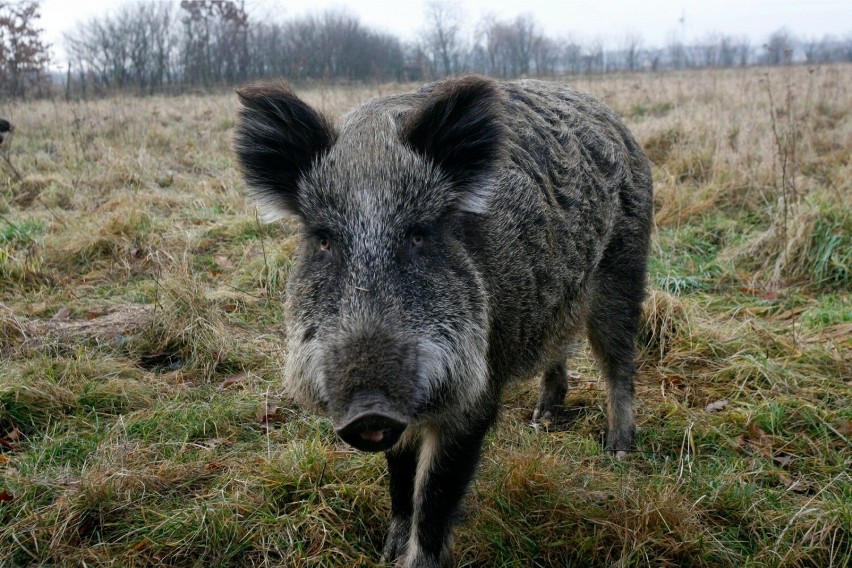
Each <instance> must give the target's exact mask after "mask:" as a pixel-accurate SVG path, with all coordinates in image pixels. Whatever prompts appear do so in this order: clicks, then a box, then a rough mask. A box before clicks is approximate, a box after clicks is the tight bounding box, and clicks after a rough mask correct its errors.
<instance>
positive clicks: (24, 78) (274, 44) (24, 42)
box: [0, 0, 852, 97]
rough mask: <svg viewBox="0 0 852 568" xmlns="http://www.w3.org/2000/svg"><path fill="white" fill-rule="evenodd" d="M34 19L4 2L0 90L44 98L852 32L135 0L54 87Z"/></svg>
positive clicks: (555, 69) (807, 47) (845, 49)
mask: <svg viewBox="0 0 852 568" xmlns="http://www.w3.org/2000/svg"><path fill="white" fill-rule="evenodd" d="M39 17H40V3H39V2H38V1H34V0H28V1H18V2H3V1H2V0H0V65H2V69H0V94H3V95H6V96H24V95H40V94H44V93H49V92H50V91H51V85H55V84H56V83H60V84H62V85H63V87H64V89H65V93H66V96H69V97H86V96H92V95H100V94H104V93H109V92H113V91H135V92H139V93H155V92H182V91H185V90H187V89H197V88H213V87H217V86H232V85H237V84H241V83H245V82H248V81H251V80H254V79H258V78H264V77H277V76H284V77H286V78H287V79H289V80H290V81H296V82H303V81H325V82H335V83H336V82H346V81H360V82H363V81H424V80H430V79H433V78H436V77H440V76H444V75H450V74H458V73H481V74H485V75H490V76H495V77H522V76H539V77H554V76H563V75H577V74H603V73H611V72H620V71H651V72H653V71H660V70H668V69H686V68H706V67H745V66H752V65H779V64H785V63H799V62H802V63H809V64H815V63H827V62H840V61H852V33H850V34H848V35H847V36H846V37H845V38H843V39H837V38H833V37H831V36H826V37H823V38H821V39H807V40H805V39H798V38H797V37H796V36H794V35H793V33H792V32H790V31H789V30H787V29H779V30H777V31H776V32H774V33H772V34H771V35H770V36H769V37H768V38H766V41H765V43H762V44H761V45H751V44H750V43H749V41H748V40H747V39H746V38H739V37H734V36H731V35H725V34H710V35H708V36H706V37H705V38H704V39H703V40H702V41H701V42H699V43H696V44H692V45H685V44H684V43H683V42H681V41H679V40H677V39H674V36H673V39H671V40H670V41H669V42H668V44H667V45H666V46H664V47H655V46H654V47H652V46H646V45H645V44H644V42H643V40H642V38H641V36H639V35H637V34H627V35H625V36H624V37H623V38H622V40H621V41H619V42H613V43H614V45H607V44H606V43H605V42H604V41H602V40H594V41H588V42H584V43H581V42H577V41H574V40H572V39H569V38H555V37H549V36H547V35H545V34H544V33H543V32H542V30H541V27H540V26H539V25H538V23H537V22H536V20H535V18H534V17H533V16H532V15H529V14H523V15H519V16H517V17H515V18H513V19H508V20H501V19H499V18H496V17H494V16H484V17H482V18H481V19H480V21H479V22H478V23H477V24H476V25H475V26H465V25H464V24H463V15H462V14H461V13H460V12H459V11H458V9H457V8H455V7H453V6H452V5H450V4H448V3H443V2H430V3H428V4H427V5H426V9H425V13H424V14H423V20H424V25H423V28H422V32H421V33H420V34H419V36H418V38H417V39H415V40H413V41H410V42H404V41H402V40H400V39H399V38H398V37H396V36H395V35H393V34H390V33H386V32H381V31H377V30H375V29H372V28H370V27H369V26H366V25H364V24H363V23H361V22H360V20H359V19H358V17H357V16H356V15H353V14H351V13H348V12H346V11H341V10H330V11H326V12H322V13H317V14H312V15H307V16H299V17H294V18H290V19H286V20H280V21H274V20H271V21H270V20H261V19H259V18H257V17H255V18H253V17H251V16H250V15H249V13H248V12H247V11H246V10H245V8H244V3H243V2H234V1H232V0H199V1H189V0H184V1H182V2H181V3H180V4H179V5H178V4H174V3H169V2H145V1H137V2H134V3H128V4H124V5H122V6H120V7H119V8H118V9H117V10H115V11H114V12H113V13H111V14H109V15H105V16H100V17H95V18H92V19H90V20H88V21H86V22H83V23H81V24H78V25H77V26H76V27H74V28H72V29H70V30H69V31H67V32H66V33H65V34H64V45H65V48H66V52H67V54H68V66H67V70H66V71H65V73H64V76H63V77H62V79H61V80H59V81H57V80H56V77H55V76H54V77H51V76H50V75H49V74H48V73H47V65H48V63H49V57H48V54H49V47H50V46H47V45H46V44H44V42H43V41H42V40H41V38H40V32H41V30H39V29H38V27H37V21H38V19H39ZM465 29H472V30H473V31H472V32H466V31H465ZM22 46H24V47H26V49H23V48H22Z"/></svg>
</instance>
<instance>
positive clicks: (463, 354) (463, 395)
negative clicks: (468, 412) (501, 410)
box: [417, 322, 488, 408]
mask: <svg viewBox="0 0 852 568" xmlns="http://www.w3.org/2000/svg"><path fill="white" fill-rule="evenodd" d="M467 327H468V328H467V329H465V330H462V331H461V333H458V332H455V333H450V334H445V335H438V334H435V337H432V338H428V339H422V340H421V341H420V342H419V344H418V363H417V366H418V369H417V378H418V381H419V382H420V385H421V388H423V390H424V391H425V393H426V397H427V398H428V397H429V396H430V395H431V394H433V393H435V392H437V391H438V390H440V387H441V386H442V385H445V383H448V382H449V384H448V385H447V386H449V395H448V396H447V399H446V400H444V401H443V403H444V404H445V405H448V406H456V407H457V408H466V407H469V406H472V405H476V404H478V402H479V400H480V399H481V397H482V395H483V393H485V391H486V390H487V389H488V361H487V353H488V342H487V337H486V334H485V326H484V325H476V322H470V323H469V324H468V326H467ZM445 337H447V339H444V338H445ZM449 339H452V340H453V342H451V341H450V340H449Z"/></svg>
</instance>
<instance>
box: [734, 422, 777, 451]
mask: <svg viewBox="0 0 852 568" xmlns="http://www.w3.org/2000/svg"><path fill="white" fill-rule="evenodd" d="M737 444H739V446H740V447H742V448H743V449H744V450H747V451H749V452H757V453H758V454H760V455H762V456H763V457H765V458H769V459H772V438H770V437H769V436H767V435H766V432H764V431H763V430H762V429H761V428H760V427H759V426H758V425H757V424H754V423H752V424H749V425H748V432H747V433H746V434H743V435H742V436H740V437H739V438H737Z"/></svg>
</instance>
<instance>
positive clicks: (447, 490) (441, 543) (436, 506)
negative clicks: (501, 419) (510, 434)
mask: <svg viewBox="0 0 852 568" xmlns="http://www.w3.org/2000/svg"><path fill="white" fill-rule="evenodd" d="M494 414H495V416H496V412H495V413H494ZM493 418H494V416H492V417H491V418H490V419H487V418H486V419H484V420H482V422H481V423H480V424H478V425H477V424H466V425H465V430H464V431H463V432H458V431H456V432H452V433H447V432H446V431H432V430H427V431H425V432H424V433H423V436H422V438H421V445H420V453H419V456H418V460H417V472H416V474H415V482H414V501H413V502H414V511H413V515H412V523H411V535H410V538H409V541H408V546H407V551H406V554H405V557H404V559H403V561H402V562H401V563H399V564H398V566H401V567H403V568H449V567H451V566H453V565H454V562H453V553H452V538H453V524H454V522H455V521H456V520H457V517H458V512H459V508H460V505H461V502H462V499H463V498H464V495H465V493H466V491H467V487H468V485H470V482H471V480H472V479H473V476H474V473H475V472H476V466H477V464H478V463H479V454H480V449H481V447H482V440H483V439H484V437H485V433H486V432H487V430H488V427H489V426H490V424H491V423H492V422H493Z"/></svg>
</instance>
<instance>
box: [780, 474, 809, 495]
mask: <svg viewBox="0 0 852 568" xmlns="http://www.w3.org/2000/svg"><path fill="white" fill-rule="evenodd" d="M778 481H780V482H781V484H782V485H783V486H784V487H785V488H786V489H787V491H793V492H795V493H807V492H808V491H810V490H811V486H812V483H810V482H808V481H804V480H802V479H792V478H791V477H789V476H788V475H786V474H784V473H779V474H778Z"/></svg>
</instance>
